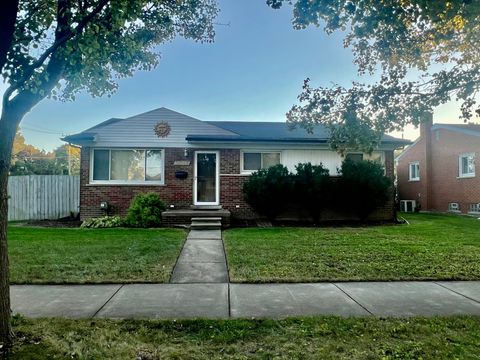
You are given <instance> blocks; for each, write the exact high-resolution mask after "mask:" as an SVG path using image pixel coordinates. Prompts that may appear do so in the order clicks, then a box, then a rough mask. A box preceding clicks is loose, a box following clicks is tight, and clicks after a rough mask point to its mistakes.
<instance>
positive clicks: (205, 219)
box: [192, 217, 222, 223]
mask: <svg viewBox="0 0 480 360" xmlns="http://www.w3.org/2000/svg"><path fill="white" fill-rule="evenodd" d="M205 221H207V222H209V221H222V218H221V217H192V223H193V222H205Z"/></svg>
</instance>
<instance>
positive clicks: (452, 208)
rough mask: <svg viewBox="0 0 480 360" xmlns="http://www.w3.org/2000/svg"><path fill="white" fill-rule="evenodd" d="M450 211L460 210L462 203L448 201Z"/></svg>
mask: <svg viewBox="0 0 480 360" xmlns="http://www.w3.org/2000/svg"><path fill="white" fill-rule="evenodd" d="M448 211H451V212H460V205H459V204H458V203H456V202H451V203H448Z"/></svg>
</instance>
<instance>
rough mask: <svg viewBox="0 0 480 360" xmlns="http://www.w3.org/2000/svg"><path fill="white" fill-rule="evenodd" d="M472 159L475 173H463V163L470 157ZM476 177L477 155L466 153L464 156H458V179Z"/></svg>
mask: <svg viewBox="0 0 480 360" xmlns="http://www.w3.org/2000/svg"><path fill="white" fill-rule="evenodd" d="M470 156H471V157H472V159H473V172H471V173H463V172H462V170H463V169H462V162H463V158H468V157H470ZM473 177H475V153H464V154H460V155H459V156H458V178H473Z"/></svg>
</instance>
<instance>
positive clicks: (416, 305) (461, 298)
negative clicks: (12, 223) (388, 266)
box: [11, 281, 480, 319]
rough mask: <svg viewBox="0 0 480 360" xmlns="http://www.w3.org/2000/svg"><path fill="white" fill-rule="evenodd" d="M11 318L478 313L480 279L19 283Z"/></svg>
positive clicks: (13, 290)
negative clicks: (270, 282)
mask: <svg viewBox="0 0 480 360" xmlns="http://www.w3.org/2000/svg"><path fill="white" fill-rule="evenodd" d="M11 294H12V308H13V311H14V313H20V314H23V315H25V316H28V317H45V316H47V317H49V316H60V317H71V318H92V317H94V318H114V319H123V318H136V319H141V318H149V319H172V318H175V319H179V318H211V319H217V318H222V319H227V318H251V317H256V318H283V317H288V316H310V315H338V316H372V315H374V316H385V317H386V316H394V317H408V316H434V315H464V314H472V315H480V281H468V282H467V281H463V282H462V281H452V282H417V281H407V282H351V283H317V284H258V285H255V284H228V283H223V284H220V283H215V284H132V285H16V286H12V287H11Z"/></svg>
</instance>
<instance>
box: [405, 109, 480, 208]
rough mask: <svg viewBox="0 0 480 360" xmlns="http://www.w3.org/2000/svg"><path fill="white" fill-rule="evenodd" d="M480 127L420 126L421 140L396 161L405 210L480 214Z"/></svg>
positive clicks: (459, 125) (425, 124)
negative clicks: (478, 162)
mask: <svg viewBox="0 0 480 360" xmlns="http://www.w3.org/2000/svg"><path fill="white" fill-rule="evenodd" d="M479 154H480V125H475V124H433V121H432V117H431V116H430V117H429V118H428V119H427V121H425V122H424V123H422V124H421V126H420V137H419V138H418V139H417V140H416V141H415V142H414V143H413V144H412V145H411V146H409V147H408V148H406V149H405V150H404V151H403V152H402V153H401V154H400V155H399V156H398V158H397V159H396V163H397V181H398V191H399V198H400V203H401V208H402V210H408V211H412V210H414V209H415V208H417V209H421V210H428V211H441V212H447V211H450V212H455V213H463V214H466V213H472V214H480V176H478V175H480V174H477V172H478V169H476V164H475V162H476V161H475V158H476V156H478V155H479Z"/></svg>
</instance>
